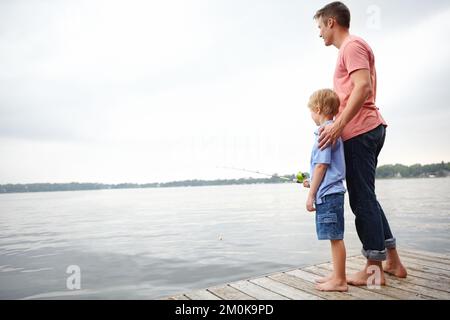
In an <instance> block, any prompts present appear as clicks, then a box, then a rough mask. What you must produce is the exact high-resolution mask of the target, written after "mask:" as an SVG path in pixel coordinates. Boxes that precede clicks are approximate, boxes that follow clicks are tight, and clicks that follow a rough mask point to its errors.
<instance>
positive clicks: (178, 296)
mask: <svg viewBox="0 0 450 320" xmlns="http://www.w3.org/2000/svg"><path fill="white" fill-rule="evenodd" d="M162 300H190V299H189V298H188V297H186V296H185V295H184V294H179V295H176V296H173V297H166V298H162Z"/></svg>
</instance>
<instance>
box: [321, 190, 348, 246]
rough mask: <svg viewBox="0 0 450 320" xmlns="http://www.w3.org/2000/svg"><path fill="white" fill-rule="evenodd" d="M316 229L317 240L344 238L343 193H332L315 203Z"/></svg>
mask: <svg viewBox="0 0 450 320" xmlns="http://www.w3.org/2000/svg"><path fill="white" fill-rule="evenodd" d="M316 231H317V237H318V238H319V240H342V239H344V194H343V193H333V194H329V195H326V196H324V197H323V198H322V203H321V204H316Z"/></svg>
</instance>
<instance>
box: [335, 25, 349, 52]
mask: <svg viewBox="0 0 450 320" xmlns="http://www.w3.org/2000/svg"><path fill="white" fill-rule="evenodd" d="M349 36H350V32H349V30H348V29H343V28H342V29H339V31H338V32H336V34H335V35H334V41H333V45H334V46H335V47H336V48H338V49H340V48H341V46H342V44H343V43H344V41H345V39H347V38H348V37H349Z"/></svg>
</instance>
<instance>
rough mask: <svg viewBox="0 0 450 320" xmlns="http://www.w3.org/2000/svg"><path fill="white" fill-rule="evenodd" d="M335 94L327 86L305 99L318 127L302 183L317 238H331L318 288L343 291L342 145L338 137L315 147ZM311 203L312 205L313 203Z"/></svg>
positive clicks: (336, 100) (334, 108)
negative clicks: (328, 265)
mask: <svg viewBox="0 0 450 320" xmlns="http://www.w3.org/2000/svg"><path fill="white" fill-rule="evenodd" d="M339 104H340V103H339V97H338V95H337V94H336V93H335V92H334V91H332V90H330V89H323V90H318V91H316V92H314V93H313V94H312V95H311V97H310V99H309V103H308V107H309V109H310V111H311V117H312V119H313V120H314V122H315V123H316V125H317V126H319V128H318V129H317V130H316V131H315V139H314V145H313V149H312V153H311V172H310V175H311V180H310V181H305V182H304V186H305V187H307V188H310V190H309V194H308V199H307V201H306V209H307V210H308V211H310V212H312V211H316V231H317V237H318V238H319V240H327V239H328V240H330V241H331V254H332V258H333V272H332V273H331V274H330V275H329V276H327V277H325V278H321V279H319V280H317V282H319V284H317V286H316V288H317V289H318V290H321V291H347V290H348V287H347V281H346V277H345V258H346V251H345V245H344V240H343V239H344V193H345V188H344V184H343V180H344V179H345V159H344V147H343V142H342V140H341V138H339V139H338V140H337V141H336V143H335V145H334V146H329V147H327V148H326V149H324V150H320V149H319V148H318V137H319V129H320V128H321V127H323V126H325V125H327V124H330V123H332V122H333V118H334V116H335V115H336V114H337V113H338V110H339ZM314 205H315V207H314Z"/></svg>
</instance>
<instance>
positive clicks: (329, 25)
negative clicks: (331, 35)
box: [327, 18, 336, 29]
mask: <svg viewBox="0 0 450 320" xmlns="http://www.w3.org/2000/svg"><path fill="white" fill-rule="evenodd" d="M335 22H336V21H335V20H334V18H328V19H327V27H328V28H330V29H331V28H333V27H334V23H335Z"/></svg>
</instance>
